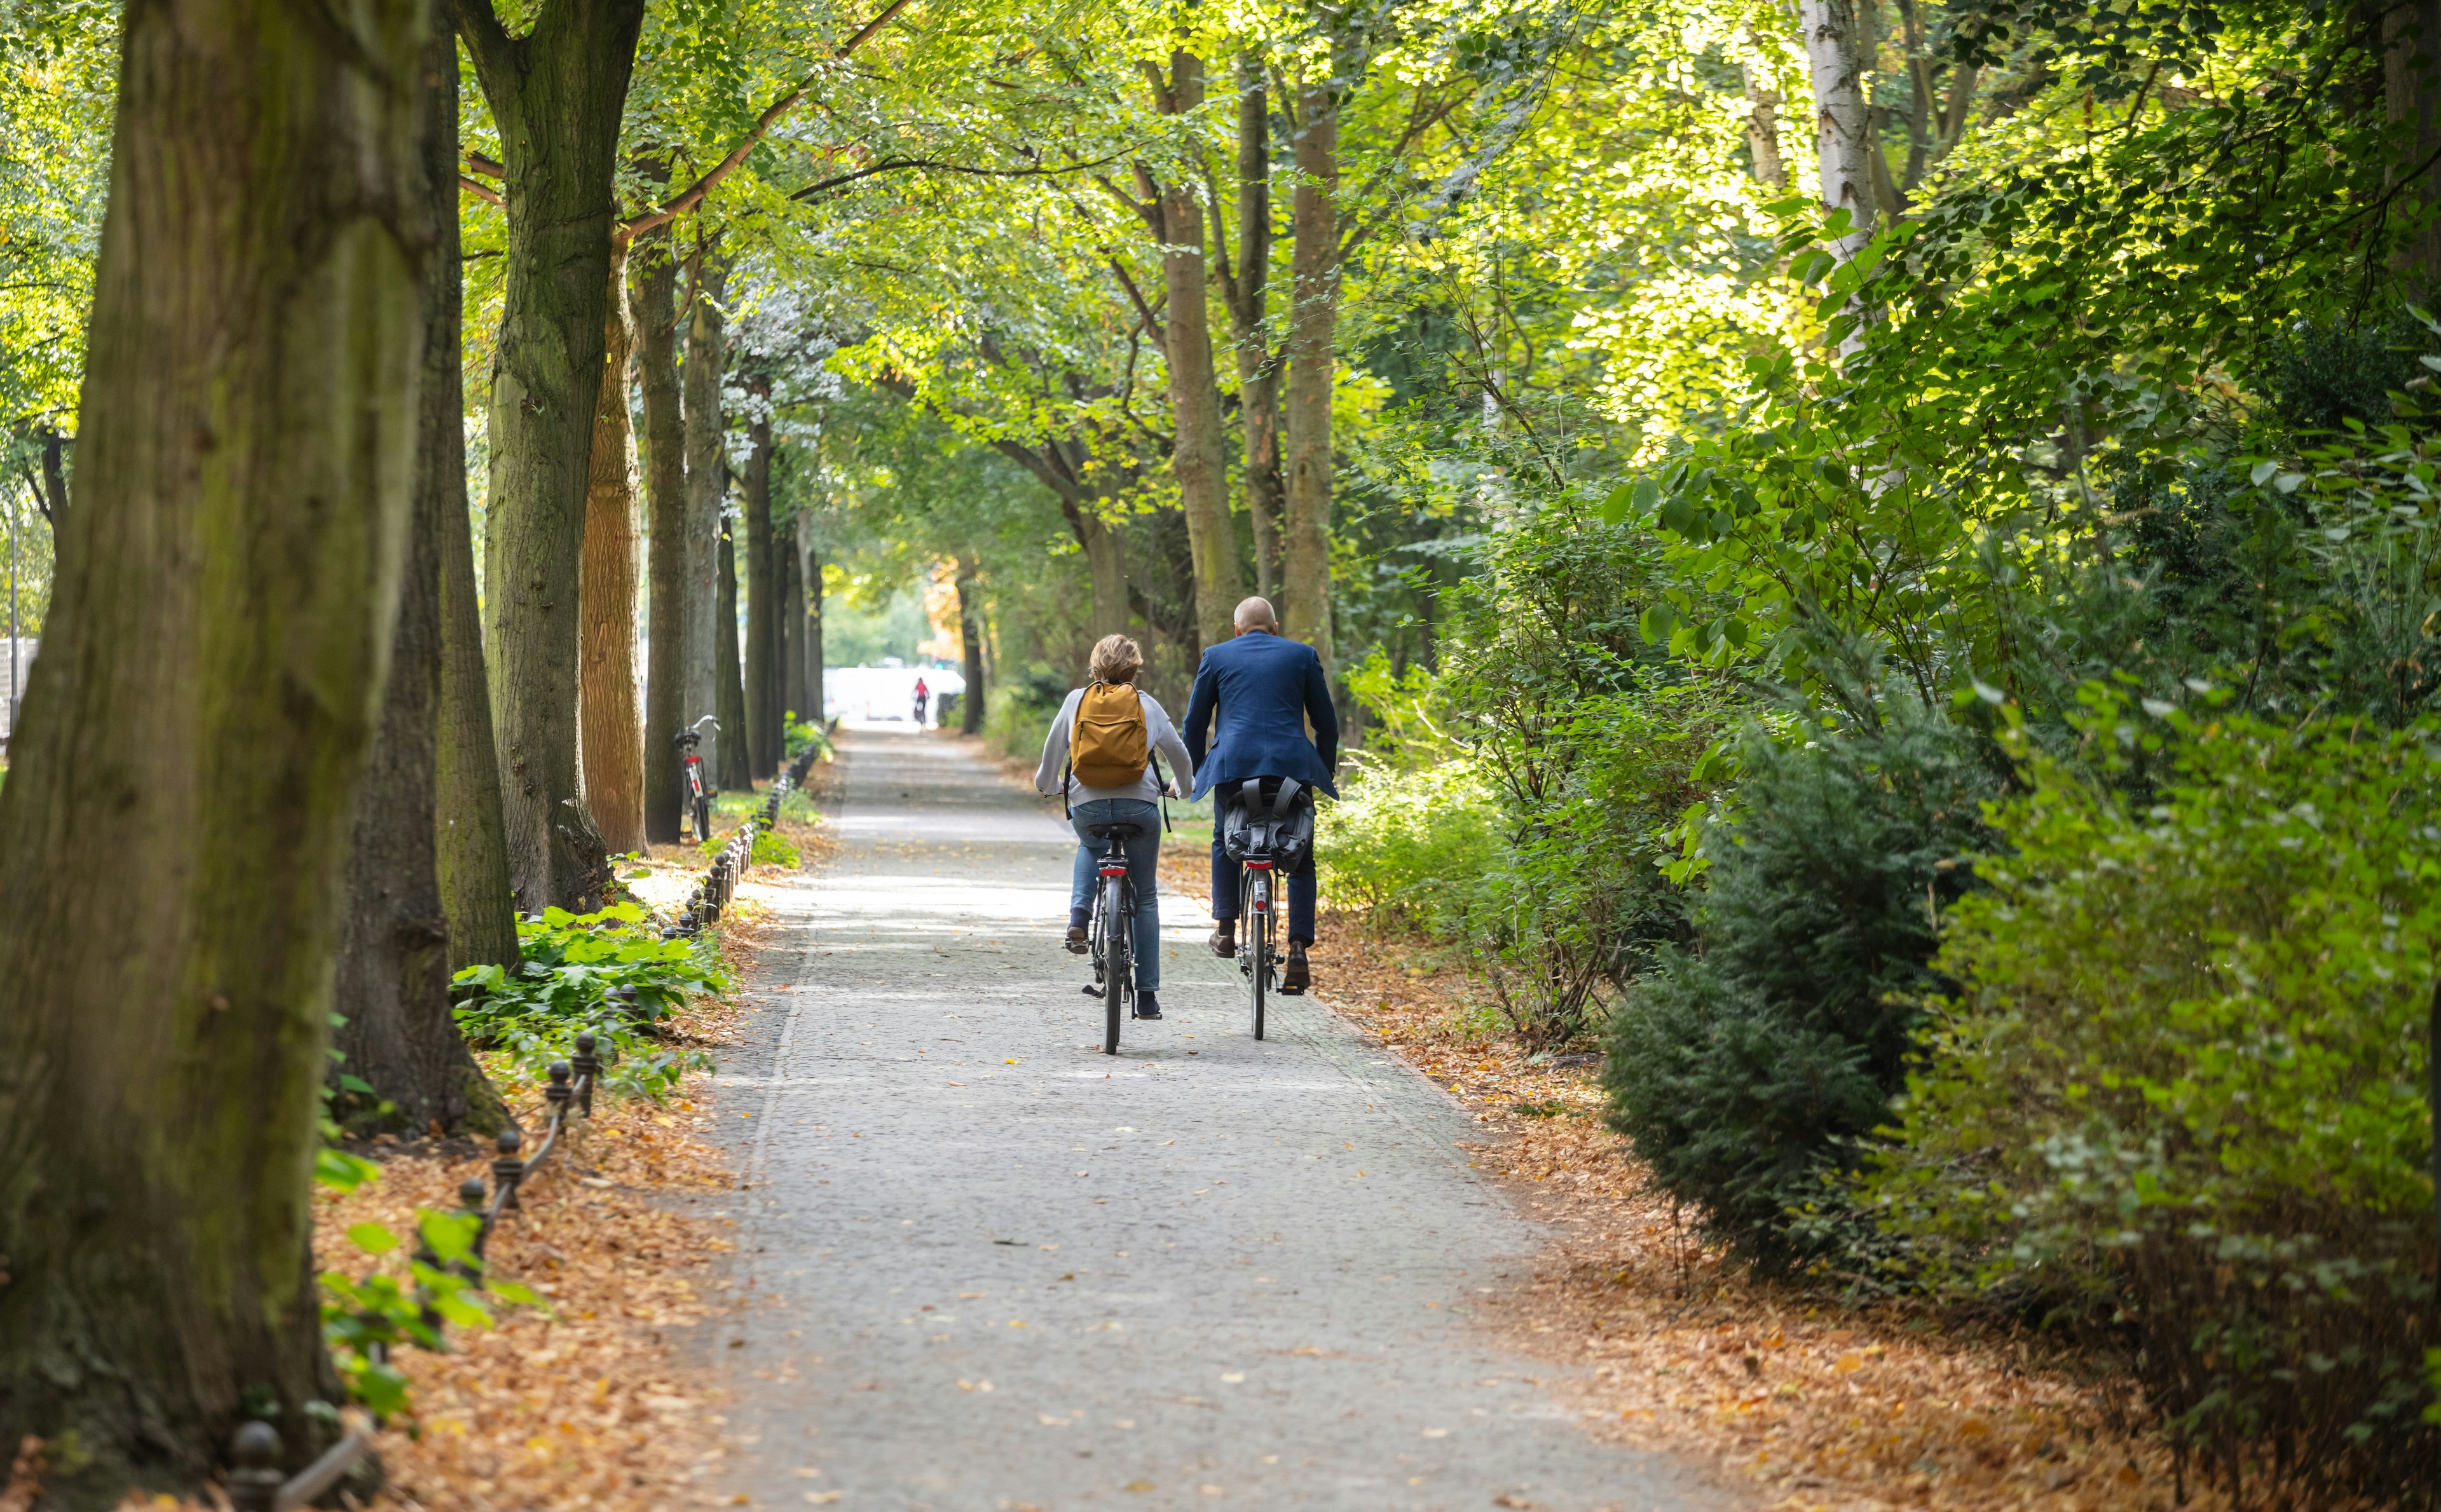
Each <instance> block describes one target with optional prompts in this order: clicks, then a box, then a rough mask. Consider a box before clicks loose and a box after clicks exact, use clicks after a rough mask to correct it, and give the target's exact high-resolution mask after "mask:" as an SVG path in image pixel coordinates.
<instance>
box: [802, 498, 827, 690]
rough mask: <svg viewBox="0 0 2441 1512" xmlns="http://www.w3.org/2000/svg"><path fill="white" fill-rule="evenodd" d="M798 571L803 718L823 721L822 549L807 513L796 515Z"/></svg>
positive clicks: (810, 517) (811, 519)
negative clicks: (802, 613)
mask: <svg viewBox="0 0 2441 1512" xmlns="http://www.w3.org/2000/svg"><path fill="white" fill-rule="evenodd" d="M797 570H798V574H799V576H800V578H801V579H802V580H803V582H804V585H805V717H806V718H807V719H809V720H811V721H813V722H814V723H815V724H817V725H819V724H821V723H822V722H823V697H824V694H823V552H822V548H821V546H820V545H819V544H818V543H817V542H816V541H815V539H814V521H813V517H812V516H811V515H809V514H799V515H798V516H797Z"/></svg>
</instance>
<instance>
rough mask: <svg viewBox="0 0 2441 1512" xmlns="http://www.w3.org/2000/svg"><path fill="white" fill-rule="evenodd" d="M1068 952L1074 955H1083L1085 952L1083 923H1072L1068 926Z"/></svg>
mask: <svg viewBox="0 0 2441 1512" xmlns="http://www.w3.org/2000/svg"><path fill="white" fill-rule="evenodd" d="M1068 953H1069V954H1070V955H1072V956H1081V955H1083V954H1084V953H1085V927H1084V926H1083V925H1081V924H1072V925H1070V926H1069V927H1068Z"/></svg>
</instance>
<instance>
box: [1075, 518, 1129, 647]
mask: <svg viewBox="0 0 2441 1512" xmlns="http://www.w3.org/2000/svg"><path fill="white" fill-rule="evenodd" d="M1092 502H1093V501H1092V500H1090V499H1089V500H1087V504H1088V505H1090V504H1091V503H1092ZM1072 510H1073V512H1074V518H1073V519H1072V521H1071V523H1072V524H1073V525H1074V526H1075V527H1076V543H1077V544H1078V545H1079V546H1081V547H1083V548H1084V549H1085V566H1086V567H1087V569H1088V570H1089V571H1090V572H1091V573H1092V574H1093V584H1094V639H1096V640H1099V639H1102V638H1103V637H1104V636H1123V635H1126V634H1127V633H1128V558H1127V549H1126V543H1125V541H1124V540H1122V539H1121V537H1120V535H1119V528H1118V527H1117V526H1115V525H1112V523H1111V522H1110V521H1108V520H1105V519H1103V518H1102V517H1101V516H1100V515H1098V514H1096V513H1094V512H1093V510H1092V509H1091V508H1088V507H1083V506H1072Z"/></svg>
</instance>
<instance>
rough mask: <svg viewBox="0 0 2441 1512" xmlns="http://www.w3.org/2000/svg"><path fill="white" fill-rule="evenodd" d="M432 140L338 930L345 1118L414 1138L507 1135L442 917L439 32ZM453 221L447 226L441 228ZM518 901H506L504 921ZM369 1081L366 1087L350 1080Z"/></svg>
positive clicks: (453, 443) (458, 506)
mask: <svg viewBox="0 0 2441 1512" xmlns="http://www.w3.org/2000/svg"><path fill="white" fill-rule="evenodd" d="M424 75H425V81H426V91H427V95H428V97H429V98H428V99H426V101H425V117H424V120H423V123H422V127H421V136H422V146H423V153H422V158H423V161H422V164H421V168H422V175H421V178H420V180H419V183H420V185H421V188H422V190H423V193H422V198H421V200H420V201H419V204H420V205H421V207H423V209H424V211H425V216H426V217H427V219H426V224H427V225H430V226H431V227H432V229H433V231H434V232H435V234H436V238H437V239H438V240H440V241H441V242H442V243H443V256H440V257H437V258H435V259H434V260H433V263H432V276H431V277H429V278H427V279H425V280H424V291H423V314H424V372H423V379H422V387H421V389H420V391H419V393H418V395H417V409H418V414H419V423H420V427H421V428H420V433H419V435H418V438H417V442H416V449H415V498H414V512H415V513H414V517H413V521H412V523H411V525H410V527H409V531H408V535H407V554H406V560H405V562H404V564H403V566H402V570H401V573H400V579H399V596H398V620H397V622H396V625H395V626H394V628H393V629H392V631H391V635H390V663H389V690H388V692H387V693H385V694H384V695H383V699H382V712H381V726H380V729H379V731H378V733H377V734H376V735H375V737H374V740H373V746H372V749H371V752H370V753H369V754H368V755H367V757H366V761H365V771H364V776H363V779H362V780H361V781H360V782H359V783H358V784H357V787H356V798H355V818H354V819H353V826H352V827H353V832H354V841H353V845H352V846H351V848H350V852H349V856H348V898H347V915H346V918H345V919H344V921H343V922H342V923H341V925H340V927H339V966H338V976H337V979H336V981H335V990H334V1001H335V1007H336V1009H337V1011H338V1013H339V1015H340V1016H341V1021H340V1022H339V1023H337V1024H336V1025H335V1028H334V1031H333V1036H334V1046H333V1048H334V1049H335V1050H336V1051H338V1053H339V1055H340V1057H341V1058H340V1059H339V1060H338V1062H337V1064H336V1065H335V1066H334V1068H333V1072H332V1073H333V1080H334V1081H335V1084H336V1086H337V1089H338V1090H337V1095H335V1097H334V1098H333V1099H332V1105H331V1107H332V1111H333V1113H334V1115H335V1116H337V1117H338V1118H340V1120H341V1121H342V1122H343V1123H345V1124H346V1125H348V1126H349V1127H350V1128H352V1129H353V1130H356V1131H357V1132H359V1133H366V1134H370V1133H371V1132H372V1131H374V1130H375V1129H384V1128H387V1129H392V1130H399V1131H404V1132H407V1133H410V1134H414V1133H422V1132H424V1131H425V1130H426V1129H436V1130H439V1131H442V1132H445V1133H454V1132H456V1131H457V1130H459V1129H461V1128H468V1127H471V1128H474V1129H476V1130H478V1131H479V1132H482V1133H486V1134H497V1133H498V1132H499V1131H500V1129H502V1128H503V1127H505V1126H506V1125H507V1124H508V1122H509V1111H508V1108H507V1107H505V1106H504V1105H503V1104H502V1103H501V1101H500V1094H499V1093H498V1092H497V1091H495V1090H494V1089H493V1088H492V1084H491V1083H490V1082H489V1081H487V1080H485V1079H484V1076H483V1073H482V1072H481V1071H479V1070H477V1069H476V1066H475V1058H474V1056H472V1055H471V1054H469V1053H467V1050H466V1042H465V1040H464V1038H463V1037H461V1035H459V1033H458V1023H457V1020H456V1018H455V1017H452V1015H451V1013H450V1006H449V975H450V965H449V928H448V915H447V913H446V912H445V910H444V909H443V908H442V905H441V874H440V844H441V833H442V832H441V823H440V779H439V757H440V729H441V686H442V633H441V563H442V557H443V541H444V538H445V536H444V532H445V531H446V529H447V525H448V520H449V512H451V511H453V510H454V511H456V512H457V515H458V519H459V520H460V522H461V523H460V525H459V526H458V533H459V534H460V535H461V536H463V535H464V534H465V533H466V528H465V526H464V524H463V523H462V522H463V521H464V519H465V513H466V473H465V425H464V409H463V404H464V400H463V396H462V394H461V389H460V387H459V367H458V347H457V343H458V327H457V315H458V299H459V294H458V290H457V288H456V286H455V285H454V284H452V283H450V282H449V280H450V279H455V278H456V277H457V275H458V258H457V255H456V247H455V241H456V237H455V233H456V231H457V226H458V48H457V44H456V43H455V42H453V41H452V40H451V39H450V36H449V33H447V32H446V31H443V30H439V29H437V28H436V29H435V30H434V32H433V33H432V36H431V38H430V39H429V40H428V41H427V42H426V43H425V65H424ZM444 220H445V221H446V223H447V224H446V225H443V224H442V223H443V221H444ZM507 901H508V899H507V893H506V891H505V889H504V890H503V891H502V893H501V898H500V906H501V909H502V911H503V912H505V911H506V909H507ZM341 1078H349V1079H352V1080H353V1083H356V1084H361V1087H362V1088H363V1089H357V1088H355V1087H353V1086H352V1085H351V1082H350V1081H349V1080H342V1079H341ZM364 1089H370V1090H364Z"/></svg>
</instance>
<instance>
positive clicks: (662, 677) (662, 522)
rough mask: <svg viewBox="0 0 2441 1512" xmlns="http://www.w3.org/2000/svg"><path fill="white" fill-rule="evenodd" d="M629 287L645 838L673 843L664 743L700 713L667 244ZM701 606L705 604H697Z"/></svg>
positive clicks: (674, 288)
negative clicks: (645, 638) (641, 593)
mask: <svg viewBox="0 0 2441 1512" xmlns="http://www.w3.org/2000/svg"><path fill="white" fill-rule="evenodd" d="M640 255H641V256H642V258H643V259H644V263H643V276H642V278H640V279H637V280H636V285H635V306H636V308H635V325H636V343H637V351H638V356H637V368H638V369H639V375H640V378H641V382H642V387H643V391H644V459H645V474H644V497H645V502H646V507H647V508H648V509H649V510H650V511H651V520H650V525H649V528H648V530H647V531H646V535H645V540H646V543H647V545H646V553H647V556H646V567H645V577H646V580H647V583H646V590H645V591H646V592H647V593H648V594H649V595H650V600H649V603H648V604H647V606H646V609H645V614H646V617H647V620H648V622H649V626H650V630H651V633H652V640H651V643H650V646H649V648H648V649H647V651H646V653H645V657H644V661H645V666H644V837H645V838H646V839H647V840H650V841H651V842H652V843H653V844H655V845H676V844H677V843H678V829H679V804H678V747H677V746H675V745H674V744H672V742H671V737H672V736H674V735H676V734H677V733H678V729H680V728H681V727H682V726H685V725H687V724H690V723H692V722H693V721H695V720H696V719H697V718H699V717H701V716H702V715H703V714H704V713H705V712H706V710H705V709H703V708H700V707H697V708H694V709H692V710H690V708H689V704H688V699H687V680H686V679H687V668H688V667H689V666H690V665H691V664H692V663H693V662H695V661H696V660H699V659H700V660H704V661H707V662H708V661H709V660H710V658H709V657H696V656H695V654H694V642H695V639H696V630H697V626H698V622H699V621H700V620H701V618H702V617H701V616H700V615H698V614H697V613H696V603H695V596H693V595H690V594H689V592H688V591H687V590H688V587H689V585H690V582H691V580H690V578H689V575H688V571H687V552H688V536H689V527H690V524H691V521H690V518H689V515H688V510H689V501H688V494H687V470H686V449H687V436H686V410H685V406H684V405H683V403H682V401H681V400H680V398H679V390H678V264H677V262H676V261H675V260H674V259H673V257H672V249H671V247H670V245H669V243H668V239H667V238H666V237H657V238H655V239H653V240H652V241H650V242H648V243H645V244H644V246H643V248H642V252H641V254H640ZM706 597H708V595H707V596H706Z"/></svg>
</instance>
